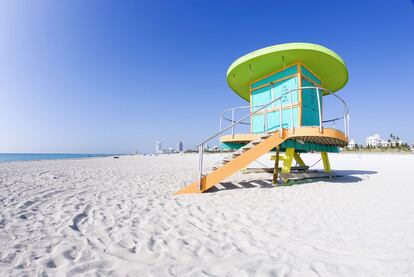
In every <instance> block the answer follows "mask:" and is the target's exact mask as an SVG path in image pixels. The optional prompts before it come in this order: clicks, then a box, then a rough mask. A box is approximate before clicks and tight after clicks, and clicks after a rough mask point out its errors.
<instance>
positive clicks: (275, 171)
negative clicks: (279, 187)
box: [272, 146, 280, 185]
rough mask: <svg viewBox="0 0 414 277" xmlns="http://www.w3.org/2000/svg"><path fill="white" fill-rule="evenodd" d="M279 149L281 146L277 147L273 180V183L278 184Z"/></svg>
mask: <svg viewBox="0 0 414 277" xmlns="http://www.w3.org/2000/svg"><path fill="white" fill-rule="evenodd" d="M279 149H280V147H279V146H278V147H276V157H275V166H274V168H273V180H272V184H273V185H275V184H277V175H278V173H279Z"/></svg>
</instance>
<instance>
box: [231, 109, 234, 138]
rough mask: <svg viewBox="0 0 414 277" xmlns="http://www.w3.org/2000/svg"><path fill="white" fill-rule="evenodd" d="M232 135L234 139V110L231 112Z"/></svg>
mask: <svg viewBox="0 0 414 277" xmlns="http://www.w3.org/2000/svg"><path fill="white" fill-rule="evenodd" d="M231 125H232V127H231V135H232V136H233V137H234V108H233V109H232V110H231Z"/></svg>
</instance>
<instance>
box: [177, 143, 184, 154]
mask: <svg viewBox="0 0 414 277" xmlns="http://www.w3.org/2000/svg"><path fill="white" fill-rule="evenodd" d="M177 152H178V153H182V152H184V144H183V143H182V142H181V141H179V142H178V143H177Z"/></svg>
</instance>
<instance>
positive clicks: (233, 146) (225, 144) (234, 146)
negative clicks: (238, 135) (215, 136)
mask: <svg viewBox="0 0 414 277" xmlns="http://www.w3.org/2000/svg"><path fill="white" fill-rule="evenodd" d="M245 145H246V143H237V142H221V143H220V148H221V149H226V150H229V149H233V150H237V149H240V148H242V147H243V146H245Z"/></svg>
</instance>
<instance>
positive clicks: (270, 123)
mask: <svg viewBox="0 0 414 277" xmlns="http://www.w3.org/2000/svg"><path fill="white" fill-rule="evenodd" d="M297 87H298V77H292V78H288V79H285V80H283V81H280V82H276V83H274V84H273V85H268V86H266V87H263V88H260V89H258V90H255V91H253V92H252V98H251V99H252V101H251V103H252V111H256V110H257V109H260V105H264V104H266V103H269V102H270V101H272V99H276V98H279V97H280V96H282V95H283V94H284V93H286V92H288V91H289V90H293V89H296V88H297ZM291 100H292V102H291ZM280 101H282V107H286V106H289V108H286V109H283V111H282V126H283V128H291V127H292V126H294V127H296V126H298V107H294V108H293V122H292V115H291V110H290V105H291V104H292V105H295V104H298V102H299V94H298V91H297V90H295V91H292V99H291V98H290V94H285V95H283V97H282V99H281V100H279V101H275V103H274V104H272V105H271V106H269V108H268V112H267V128H268V131H273V130H276V129H277V128H280V111H275V109H278V108H279V107H280ZM264 121H265V115H264V112H259V113H258V114H256V115H254V116H253V117H252V132H253V133H263V132H264V129H265V124H264V123H265V122H264Z"/></svg>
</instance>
